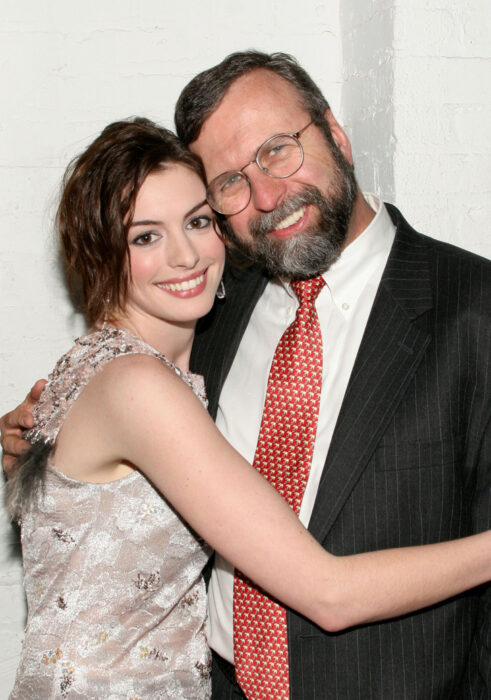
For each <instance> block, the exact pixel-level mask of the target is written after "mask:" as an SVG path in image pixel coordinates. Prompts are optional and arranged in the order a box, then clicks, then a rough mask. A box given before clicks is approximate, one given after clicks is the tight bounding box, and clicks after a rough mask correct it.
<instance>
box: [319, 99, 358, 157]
mask: <svg viewBox="0 0 491 700" xmlns="http://www.w3.org/2000/svg"><path fill="white" fill-rule="evenodd" d="M324 117H325V118H326V121H327V123H328V124H329V128H330V129H331V134H332V137H333V139H334V142H335V144H336V145H337V147H338V148H339V150H340V151H341V153H342V154H343V156H344V157H345V158H346V160H347V161H348V163H351V165H353V153H352V151H351V143H350V141H349V138H348V137H347V136H346V133H345V132H344V130H343V129H342V128H341V126H340V125H339V122H338V121H337V120H336V118H335V116H334V114H333V113H332V112H331V110H330V109H329V107H328V108H327V109H326V111H325V112H324Z"/></svg>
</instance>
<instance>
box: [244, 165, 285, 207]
mask: <svg viewBox="0 0 491 700" xmlns="http://www.w3.org/2000/svg"><path fill="white" fill-rule="evenodd" d="M249 180H250V183H251V202H252V204H253V206H254V208H255V209H257V210H258V211H273V209H275V208H276V207H277V206H278V204H280V202H281V201H282V200H283V199H284V197H285V195H286V191H287V183H286V180H285V179H283V178H277V177H270V176H269V175H266V173H264V172H263V171H262V170H260V169H259V168H255V172H250V173H249Z"/></svg>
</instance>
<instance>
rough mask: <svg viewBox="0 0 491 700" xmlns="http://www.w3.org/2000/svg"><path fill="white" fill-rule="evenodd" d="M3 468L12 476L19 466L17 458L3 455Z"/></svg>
mask: <svg viewBox="0 0 491 700" xmlns="http://www.w3.org/2000/svg"><path fill="white" fill-rule="evenodd" d="M2 468H3V471H4V472H5V474H6V475H7V476H12V474H14V473H15V470H16V468H17V460H16V458H15V457H12V456H11V455H6V454H5V453H4V454H3V455H2Z"/></svg>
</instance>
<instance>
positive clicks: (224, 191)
mask: <svg viewBox="0 0 491 700" xmlns="http://www.w3.org/2000/svg"><path fill="white" fill-rule="evenodd" d="M302 161H303V151H302V147H301V145H300V143H299V142H298V140H297V139H296V138H295V137H294V136H289V135H287V134H278V135H276V136H272V137H271V138H270V139H268V140H267V141H265V143H263V145H262V146H261V148H260V149H259V151H258V152H257V156H256V162H257V164H258V166H259V167H260V168H261V170H262V171H263V172H265V173H266V174H267V175H270V176H271V177H279V178H285V177H289V176H290V175H293V173H295V172H296V171H297V170H298V169H299V168H300V166H301V165H302ZM250 196H251V191H250V183H249V180H248V178H247V176H246V175H245V173H242V172H241V171H240V170H237V171H235V172H229V173H223V175H219V176H218V177H217V178H216V179H215V180H214V181H213V182H212V183H211V184H210V187H209V189H208V201H209V202H210V205H211V206H212V207H213V208H214V209H216V210H217V211H219V212H221V213H222V214H225V215H231V214H235V213H237V212H239V211H241V210H242V209H245V207H246V206H247V204H248V203H249V199H250Z"/></svg>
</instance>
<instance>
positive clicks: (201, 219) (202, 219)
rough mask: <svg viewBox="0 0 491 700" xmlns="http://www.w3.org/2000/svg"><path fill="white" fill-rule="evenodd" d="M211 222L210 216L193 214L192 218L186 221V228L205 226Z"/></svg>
mask: <svg viewBox="0 0 491 700" xmlns="http://www.w3.org/2000/svg"><path fill="white" fill-rule="evenodd" d="M210 224H211V216H205V215H204V214H203V216H194V217H193V218H192V219H190V220H189V221H188V223H187V228H190V229H200V228H206V227H207V226H209V225H210Z"/></svg>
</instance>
